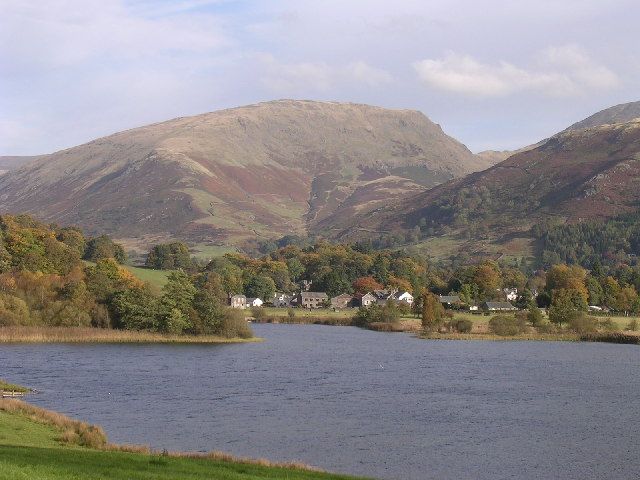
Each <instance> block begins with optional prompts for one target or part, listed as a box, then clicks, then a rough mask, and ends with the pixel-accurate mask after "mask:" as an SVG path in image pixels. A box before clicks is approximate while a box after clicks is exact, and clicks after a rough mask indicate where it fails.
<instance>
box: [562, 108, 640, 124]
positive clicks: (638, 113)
mask: <svg viewBox="0 0 640 480" xmlns="http://www.w3.org/2000/svg"><path fill="white" fill-rule="evenodd" d="M636 118H640V102H631V103H623V104H620V105H615V106H613V107H610V108H606V109H604V110H601V111H600V112H597V113H595V114H593V115H591V116H590V117H587V118H585V119H584V120H581V121H580V122H577V123H574V124H573V125H571V126H570V127H569V128H568V129H567V130H581V129H583V128H591V127H599V126H601V125H611V124H614V123H626V122H629V121H631V120H634V119H636Z"/></svg>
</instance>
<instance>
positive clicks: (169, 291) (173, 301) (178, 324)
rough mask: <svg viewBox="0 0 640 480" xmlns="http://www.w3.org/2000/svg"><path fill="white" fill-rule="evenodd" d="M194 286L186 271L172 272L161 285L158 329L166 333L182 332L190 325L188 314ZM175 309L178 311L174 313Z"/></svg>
mask: <svg viewBox="0 0 640 480" xmlns="http://www.w3.org/2000/svg"><path fill="white" fill-rule="evenodd" d="M195 295H196V287H194V286H193V283H191V280H190V279H189V277H188V276H187V274H186V273H184V272H182V271H177V272H172V273H171V274H170V275H169V279H168V281H167V283H166V284H165V285H164V287H162V297H161V298H160V319H159V321H158V330H159V331H161V332H167V333H182V331H183V330H186V329H188V328H190V327H191V325H190V322H189V320H188V319H189V316H190V313H191V309H192V308H193V306H192V305H193V300H194V298H195ZM176 310H177V311H178V312H179V313H180V315H178V313H176Z"/></svg>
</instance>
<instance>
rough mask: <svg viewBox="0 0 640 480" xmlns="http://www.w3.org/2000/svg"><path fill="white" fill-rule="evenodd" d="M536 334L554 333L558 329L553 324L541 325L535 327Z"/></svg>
mask: <svg viewBox="0 0 640 480" xmlns="http://www.w3.org/2000/svg"><path fill="white" fill-rule="evenodd" d="M536 330H538V333H556V332H557V331H558V328H557V327H556V326H555V325H554V324H553V323H541V324H540V325H538V326H536Z"/></svg>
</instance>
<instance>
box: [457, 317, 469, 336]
mask: <svg viewBox="0 0 640 480" xmlns="http://www.w3.org/2000/svg"><path fill="white" fill-rule="evenodd" d="M454 327H455V329H456V331H457V332H460V333H470V332H471V330H472V329H473V322H472V321H471V320H468V319H466V318H462V319H460V320H456V321H455V325H454Z"/></svg>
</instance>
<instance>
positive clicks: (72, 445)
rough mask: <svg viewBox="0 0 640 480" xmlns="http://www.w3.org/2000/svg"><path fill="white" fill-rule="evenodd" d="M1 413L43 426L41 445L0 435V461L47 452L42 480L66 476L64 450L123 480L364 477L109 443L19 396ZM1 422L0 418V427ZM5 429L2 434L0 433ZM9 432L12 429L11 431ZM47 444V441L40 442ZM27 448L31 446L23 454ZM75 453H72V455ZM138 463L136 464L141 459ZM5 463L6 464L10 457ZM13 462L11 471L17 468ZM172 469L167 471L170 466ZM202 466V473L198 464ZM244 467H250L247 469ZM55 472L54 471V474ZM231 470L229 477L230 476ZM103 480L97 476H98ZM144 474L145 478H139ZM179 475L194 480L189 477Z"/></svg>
mask: <svg viewBox="0 0 640 480" xmlns="http://www.w3.org/2000/svg"><path fill="white" fill-rule="evenodd" d="M3 415H5V416H7V417H6V418H8V419H9V420H10V422H11V423H17V424H18V427H16V426H15V425H10V426H9V428H10V429H11V428H13V432H16V431H18V432H19V431H23V430H31V429H32V428H33V427H34V426H35V425H39V426H40V429H41V431H40V433H42V429H43V428H42V427H44V430H48V431H49V432H48V435H47V436H48V438H47V439H46V441H44V440H45V439H42V441H41V444H37V442H36V443H35V444H34V440H37V439H34V438H30V439H29V441H28V442H26V443H24V442H21V440H20V437H19V434H18V437H17V438H18V439H17V440H16V439H15V438H14V439H13V442H15V443H10V442H11V441H12V440H11V432H9V434H7V435H4V434H3V435H0V462H2V458H1V457H2V450H3V449H6V450H15V451H16V452H17V451H18V450H22V452H20V453H22V454H23V455H24V456H25V458H29V457H30V456H34V457H37V458H38V460H40V459H41V457H42V453H43V451H45V450H48V452H47V453H53V456H52V458H51V462H50V465H48V466H49V468H54V469H55V470H56V472H55V474H54V475H52V476H47V478H52V479H54V478H55V479H58V478H60V479H62V478H67V474H68V473H69V470H68V469H67V466H66V465H65V460H64V457H65V456H66V455H67V454H69V455H71V456H72V457H73V459H74V467H76V468H83V469H84V470H86V469H88V470H89V471H94V469H95V468H102V470H103V476H104V477H105V478H114V479H115V478H117V479H120V478H129V476H126V477H125V476H123V475H124V474H126V472H125V471H126V470H127V468H128V469H129V470H130V471H131V472H132V473H142V472H141V471H140V468H141V465H142V467H143V468H144V470H143V472H145V473H148V474H151V473H152V470H155V469H156V468H158V467H159V468H161V469H162V472H159V473H161V474H159V475H158V476H157V477H154V478H163V479H164V478H167V479H168V478H171V479H173V478H182V477H181V476H180V477H178V476H175V475H177V474H180V475H184V474H185V471H184V470H185V469H193V470H194V472H197V474H198V477H197V478H204V477H201V476H200V475H201V474H202V473H205V475H206V478H228V479H230V480H232V479H238V480H239V479H241V478H248V477H246V476H245V475H248V474H254V475H256V476H255V477H254V476H251V478H291V479H292V480H294V479H318V480H321V479H322V480H328V479H336V480H338V479H340V480H367V479H366V478H364V477H355V476H351V475H343V474H338V473H332V472H327V471H325V470H323V469H321V468H318V467H314V466H311V465H308V464H305V463H303V462H298V461H284V462H273V461H270V460H267V459H264V458H256V459H254V458H248V457H238V456H234V455H231V454H228V453H224V452H221V451H210V452H181V451H167V450H162V451H159V450H154V449H151V448H150V447H148V446H146V445H126V444H114V443H110V442H109V441H108V439H107V435H106V434H105V432H104V430H103V429H102V427H100V426H97V425H91V424H89V423H86V422H83V421H80V420H75V419H73V418H70V417H67V416H66V415H63V414H61V413H58V412H55V411H51V410H46V409H44V408H41V407H37V406H35V405H32V404H30V403H28V402H25V401H23V400H19V399H7V398H0V418H1V417H2V416H3ZM1 429H2V423H1V422H0V430H1ZM4 433H7V432H4ZM14 435H15V433H14ZM46 444H48V445H46ZM29 450H32V451H31V452H29ZM79 453H80V454H81V455H78V454H79ZM141 462H142V463H141ZM5 463H6V465H5V466H7V465H8V466H9V467H12V466H13V465H11V460H10V459H9V462H8V463H7V462H6V461H5ZM19 463H20V462H18V464H16V471H19V470H21V468H22V466H21V465H20V464H19ZM112 464H113V465H115V468H116V471H114V472H111V473H112V474H111V475H108V474H106V473H105V472H104V470H105V469H106V470H108V469H109V468H110V467H111V465H112ZM172 464H173V467H174V468H176V470H177V472H174V473H172V472H170V471H169V472H167V470H168V469H169V468H170V467H171V466H172ZM203 466H204V467H205V470H206V471H205V472H203V471H202V467H203ZM248 470H254V471H253V472H249V471H248ZM48 473H50V472H48ZM56 474H57V475H56ZM230 474H231V475H230ZM258 475H259V476H258ZM101 478H103V477H101ZM145 478H146V477H145ZM185 478H195V477H194V476H193V475H189V476H188V477H185Z"/></svg>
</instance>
